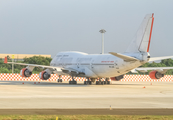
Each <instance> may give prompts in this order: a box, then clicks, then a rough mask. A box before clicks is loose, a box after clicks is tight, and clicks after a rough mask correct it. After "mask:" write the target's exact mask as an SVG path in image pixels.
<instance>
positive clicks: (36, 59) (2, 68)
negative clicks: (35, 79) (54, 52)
mask: <svg viewBox="0 0 173 120" xmlns="http://www.w3.org/2000/svg"><path fill="white" fill-rule="evenodd" d="M7 59H8V62H12V59H11V58H10V57H9V56H7ZM51 60H52V58H50V57H43V56H33V57H29V58H26V57H25V58H24V59H23V60H22V61H18V60H16V62H17V63H28V64H38V65H47V66H49V65H50V62H51ZM25 67H26V66H24V65H16V64H14V73H20V70H21V69H22V68H25ZM42 70H43V69H41V68H38V67H35V68H34V70H33V73H40V72H41V71H42ZM0 73H12V64H4V59H0Z"/></svg>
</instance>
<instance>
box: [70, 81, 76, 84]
mask: <svg viewBox="0 0 173 120" xmlns="http://www.w3.org/2000/svg"><path fill="white" fill-rule="evenodd" d="M69 84H77V81H69Z"/></svg>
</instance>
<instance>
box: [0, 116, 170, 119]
mask: <svg viewBox="0 0 173 120" xmlns="http://www.w3.org/2000/svg"><path fill="white" fill-rule="evenodd" d="M57 117H58V119H57ZM0 120H173V115H172V116H159V115H158V116H152V115H146V116H144V115H0Z"/></svg>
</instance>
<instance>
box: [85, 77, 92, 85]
mask: <svg viewBox="0 0 173 120" xmlns="http://www.w3.org/2000/svg"><path fill="white" fill-rule="evenodd" d="M86 79H87V81H84V85H91V84H92V81H91V80H90V78H86Z"/></svg>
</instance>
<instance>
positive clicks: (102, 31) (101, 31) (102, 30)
mask: <svg viewBox="0 0 173 120" xmlns="http://www.w3.org/2000/svg"><path fill="white" fill-rule="evenodd" d="M99 32H100V33H101V34H102V54H104V33H105V32H106V30H104V29H101V30H100V31H99Z"/></svg>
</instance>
